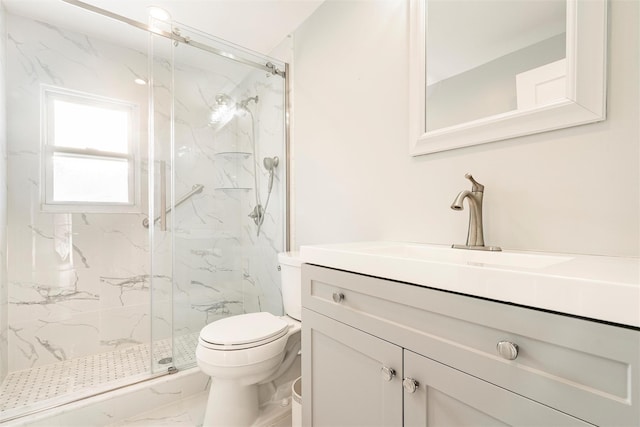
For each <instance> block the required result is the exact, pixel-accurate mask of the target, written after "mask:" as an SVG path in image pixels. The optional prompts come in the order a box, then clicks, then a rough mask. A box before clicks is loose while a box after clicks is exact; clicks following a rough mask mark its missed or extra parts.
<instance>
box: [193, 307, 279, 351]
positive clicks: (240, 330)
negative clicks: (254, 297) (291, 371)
mask: <svg viewBox="0 0 640 427" xmlns="http://www.w3.org/2000/svg"><path fill="white" fill-rule="evenodd" d="M288 327H289V324H288V323H287V322H286V321H285V320H283V319H281V318H279V317H276V316H274V315H273V314H271V313H265V312H261V313H248V314H241V315H239V316H231V317H227V318H224V319H220V320H217V321H215V322H212V323H210V324H208V325H207V326H205V327H204V328H202V330H201V331H200V339H202V340H203V341H205V342H208V343H210V344H218V345H246V344H251V343H255V342H258V341H266V340H269V338H272V339H276V338H279V337H281V336H282V335H284V334H285V333H286V331H287V329H288Z"/></svg>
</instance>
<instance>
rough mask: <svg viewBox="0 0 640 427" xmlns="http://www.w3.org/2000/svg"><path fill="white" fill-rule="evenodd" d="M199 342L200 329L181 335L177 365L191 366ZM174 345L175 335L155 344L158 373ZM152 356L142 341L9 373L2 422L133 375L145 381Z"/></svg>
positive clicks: (0, 405) (0, 391)
mask: <svg viewBox="0 0 640 427" xmlns="http://www.w3.org/2000/svg"><path fill="white" fill-rule="evenodd" d="M197 343H198V333H194V334H188V335H183V336H180V337H177V338H176V340H175V343H174V355H173V357H175V363H174V364H173V365H174V366H187V365H192V364H193V363H194V362H195V357H194V356H195V348H196V345H197ZM171 348H172V345H171V339H166V340H160V341H156V342H154V343H153V357H154V359H155V360H154V371H161V370H162V368H163V367H167V368H168V367H169V366H172V364H171V359H170V358H171V357H172V355H171ZM151 357H152V352H151V346H150V345H149V344H139V345H135V346H131V347H127V348H124V349H119V350H113V351H110V352H106V353H101V354H96V355H92V356H86V357H82V358H77V359H71V360H65V361H62V362H59V363H55V364H50V365H45V366H39V367H36V368H31V369H25V370H22V371H17V372H12V373H9V374H8V375H7V377H6V378H5V380H4V381H3V383H2V384H1V385H0V422H2V419H6V418H10V417H14V416H16V415H18V414H19V413H21V412H27V411H30V410H33V409H39V408H40V407H43V406H44V407H46V406H50V405H56V404H60V403H63V402H64V401H70V400H75V399H77V398H82V397H84V396H85V395H89V394H94V393H100V392H103V391H106V390H109V389H111V388H115V387H120V386H124V385H126V384H128V383H129V382H131V380H132V379H134V380H135V379H138V380H141V379H143V378H144V377H145V376H146V375H148V374H149V371H150V369H149V365H150V360H151ZM163 359H164V360H163ZM159 361H162V362H166V363H158V362H159ZM136 377H140V378H136Z"/></svg>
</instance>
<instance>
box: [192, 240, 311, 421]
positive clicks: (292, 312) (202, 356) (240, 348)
mask: <svg viewBox="0 0 640 427" xmlns="http://www.w3.org/2000/svg"><path fill="white" fill-rule="evenodd" d="M278 262H279V265H280V277H281V279H282V301H283V306H284V311H285V315H284V316H275V315H273V314H271V313H267V312H259V313H248V314H241V315H237V316H231V317H227V318H224V319H221V320H217V321H215V322H212V323H210V324H208V325H207V326H205V327H204V328H202V330H201V331H200V337H199V339H198V346H197V348H196V360H197V362H198V366H199V367H200V369H201V370H202V372H204V373H205V374H207V375H209V376H211V380H212V381H211V388H210V390H209V399H208V401H207V408H206V411H205V417H204V424H203V426H204V427H209V426H244V427H246V426H250V425H252V424H253V422H254V421H255V420H256V418H258V415H259V404H260V402H259V399H258V386H259V385H260V384H265V383H268V382H270V381H273V380H275V379H276V378H278V377H280V376H281V375H282V374H283V373H284V372H286V371H287V369H288V368H289V367H290V366H291V365H292V363H293V362H294V360H295V358H296V356H297V355H298V352H299V351H300V345H301V344H300V330H301V324H300V317H301V311H302V303H301V300H300V282H301V276H300V260H299V258H298V253H297V252H286V253H281V254H278Z"/></svg>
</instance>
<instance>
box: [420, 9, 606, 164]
mask: <svg viewBox="0 0 640 427" xmlns="http://www.w3.org/2000/svg"><path fill="white" fill-rule="evenodd" d="M410 5H411V10H410V19H411V22H410V29H411V35H410V53H411V56H410V58H411V60H410V81H409V84H410V96H409V99H410V103H411V105H410V126H411V146H410V150H411V154H412V155H413V156H418V155H422V154H428V153H434V152H439V151H446V150H452V149H455V148H461V147H467V146H472V145H478V144H484V143H487V142H492V141H499V140H504V139H509V138H514V137H518V136H524V135H530V134H534V133H539V132H546V131H550V130H554V129H561V128H565V127H570V126H576V125H581V124H585V123H590V122H597V121H601V120H604V119H605V111H606V110H605V108H606V53H607V1H606V0H517V1H505V0H412V1H411V2H410Z"/></svg>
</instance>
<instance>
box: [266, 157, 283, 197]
mask: <svg viewBox="0 0 640 427" xmlns="http://www.w3.org/2000/svg"><path fill="white" fill-rule="evenodd" d="M262 163H263V164H264V168H265V169H266V170H268V171H269V186H268V187H267V192H269V193H271V189H272V188H273V177H274V175H275V174H276V168H277V167H278V164H279V163H280V158H279V157H278V156H275V157H265V158H264V160H263V161H262Z"/></svg>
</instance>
